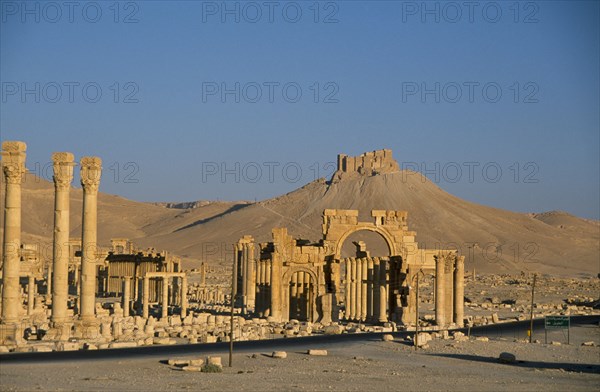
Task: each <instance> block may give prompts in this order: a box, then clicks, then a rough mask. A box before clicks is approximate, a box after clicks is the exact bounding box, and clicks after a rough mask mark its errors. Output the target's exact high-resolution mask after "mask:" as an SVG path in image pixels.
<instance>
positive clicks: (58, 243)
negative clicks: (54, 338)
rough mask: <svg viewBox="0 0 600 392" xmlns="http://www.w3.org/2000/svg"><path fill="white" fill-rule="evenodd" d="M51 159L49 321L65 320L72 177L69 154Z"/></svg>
mask: <svg viewBox="0 0 600 392" xmlns="http://www.w3.org/2000/svg"><path fill="white" fill-rule="evenodd" d="M52 160H53V162H54V243H53V252H52V280H53V282H52V321H53V322H54V323H62V322H64V321H66V320H67V301H68V299H69V213H70V210H69V191H70V189H71V181H72V180H73V166H74V165H75V163H74V162H73V160H74V157H73V154H71V153H67V152H65V153H61V152H57V153H54V154H52Z"/></svg>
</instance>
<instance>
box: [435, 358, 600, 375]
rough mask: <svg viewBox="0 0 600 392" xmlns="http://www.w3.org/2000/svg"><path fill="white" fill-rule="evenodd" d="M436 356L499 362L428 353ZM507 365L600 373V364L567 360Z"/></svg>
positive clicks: (489, 361)
mask: <svg viewBox="0 0 600 392" xmlns="http://www.w3.org/2000/svg"><path fill="white" fill-rule="evenodd" d="M427 355H431V356H434V357H444V358H453V359H462V360H465V361H471V362H484V363H495V364H499V363H500V362H499V361H498V358H495V357H484V356H479V355H471V354H434V353H432V354H427ZM503 365H505V366H516V367H521V368H529V369H555V370H563V371H566V372H577V373H594V374H600V365H598V364H589V363H565V362H540V361H517V362H515V363H509V364H503Z"/></svg>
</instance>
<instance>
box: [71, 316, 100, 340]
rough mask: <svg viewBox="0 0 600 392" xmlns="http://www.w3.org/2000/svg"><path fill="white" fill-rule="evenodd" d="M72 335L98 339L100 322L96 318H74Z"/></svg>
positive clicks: (80, 337)
mask: <svg viewBox="0 0 600 392" xmlns="http://www.w3.org/2000/svg"><path fill="white" fill-rule="evenodd" d="M73 337H76V338H79V339H98V338H99V337H100V322H99V321H98V320H96V319H91V320H76V321H75V332H74V334H73Z"/></svg>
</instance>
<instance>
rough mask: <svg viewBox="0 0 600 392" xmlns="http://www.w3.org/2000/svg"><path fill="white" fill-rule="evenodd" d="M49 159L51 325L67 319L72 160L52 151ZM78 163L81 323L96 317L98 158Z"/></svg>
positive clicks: (99, 173)
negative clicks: (51, 187) (51, 195)
mask: <svg viewBox="0 0 600 392" xmlns="http://www.w3.org/2000/svg"><path fill="white" fill-rule="evenodd" d="M52 161H53V169H54V177H53V180H54V192H55V197H54V236H53V254H52V314H51V320H52V322H53V323H54V324H61V323H64V322H66V321H67V319H68V318H69V314H68V312H67V310H68V305H67V302H68V298H69V293H68V289H69V283H68V278H69V251H68V249H69V247H68V244H69V233H70V228H69V215H70V210H69V202H70V198H69V192H70V189H71V181H72V180H73V167H74V166H75V162H74V156H73V154H72V153H69V152H57V153H54V154H52ZM80 165H81V166H80V169H81V171H80V177H81V186H82V189H83V214H82V217H83V221H82V233H81V238H82V242H81V279H80V282H81V283H80V296H79V301H80V304H79V316H80V319H81V320H82V321H83V322H92V321H94V320H95V318H96V314H95V310H96V305H95V303H96V270H97V268H96V261H97V252H98V251H97V227H98V219H97V214H98V213H97V210H98V207H97V205H98V188H99V185H100V177H101V175H102V160H101V159H100V158H98V157H83V158H82V159H81V161H80Z"/></svg>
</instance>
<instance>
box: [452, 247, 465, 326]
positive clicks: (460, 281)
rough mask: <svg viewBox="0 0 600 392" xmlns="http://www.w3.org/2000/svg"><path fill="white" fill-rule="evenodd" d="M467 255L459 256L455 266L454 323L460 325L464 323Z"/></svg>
mask: <svg viewBox="0 0 600 392" xmlns="http://www.w3.org/2000/svg"><path fill="white" fill-rule="evenodd" d="M464 298H465V257H464V256H457V258H456V267H455V268H454V323H455V324H456V325H457V326H458V327H462V326H463V325H464V306H465V301H464Z"/></svg>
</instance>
